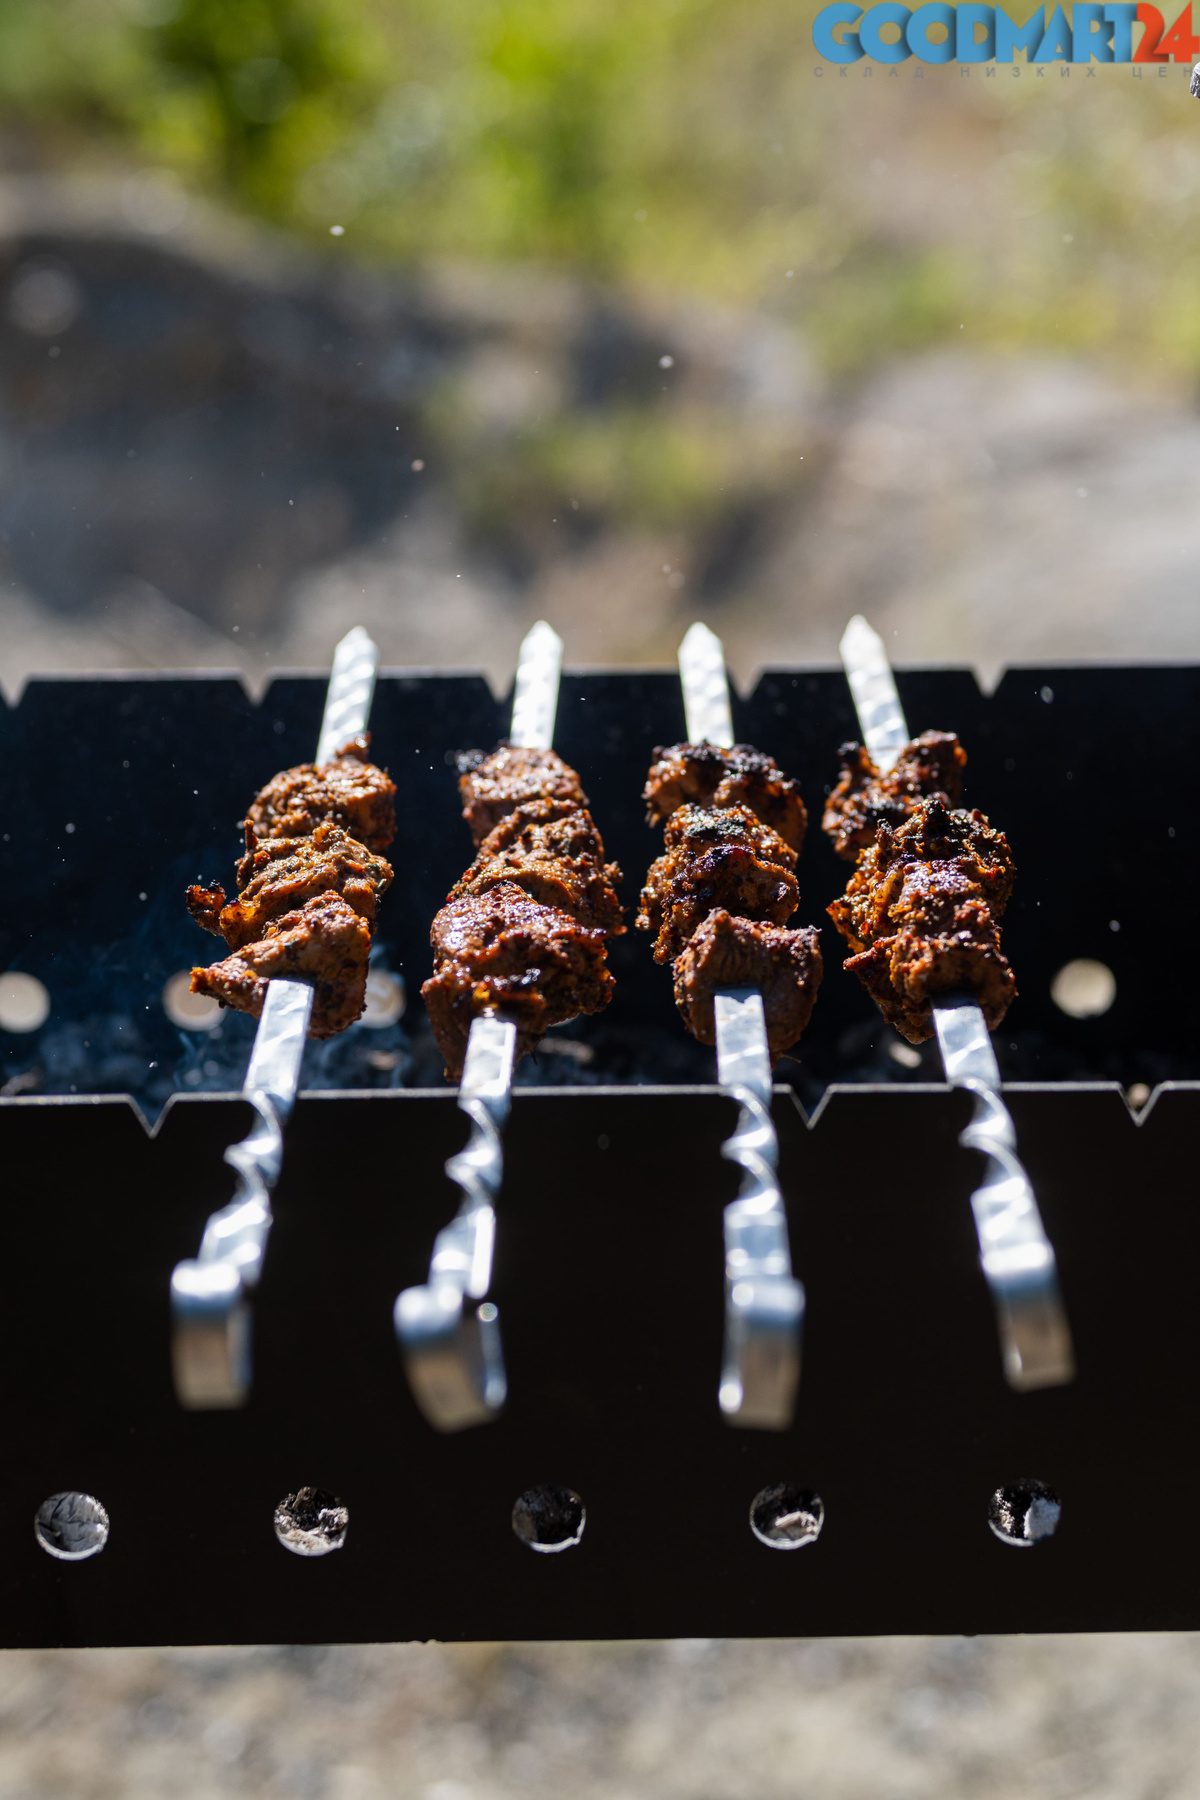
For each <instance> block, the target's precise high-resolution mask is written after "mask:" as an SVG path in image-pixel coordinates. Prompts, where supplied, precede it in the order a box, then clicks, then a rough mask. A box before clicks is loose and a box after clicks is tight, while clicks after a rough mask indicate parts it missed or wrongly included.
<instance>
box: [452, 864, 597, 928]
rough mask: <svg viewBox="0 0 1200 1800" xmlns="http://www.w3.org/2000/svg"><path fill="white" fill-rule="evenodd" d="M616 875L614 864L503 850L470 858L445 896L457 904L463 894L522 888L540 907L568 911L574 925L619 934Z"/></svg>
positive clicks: (464, 895)
mask: <svg viewBox="0 0 1200 1800" xmlns="http://www.w3.org/2000/svg"><path fill="white" fill-rule="evenodd" d="M619 876H620V870H619V869H618V868H616V866H615V864H610V865H609V866H608V867H607V868H606V867H605V866H604V864H602V863H597V862H593V861H592V859H591V858H590V857H586V856H580V857H576V856H545V857H539V856H528V855H525V854H524V853H523V852H522V851H520V850H504V851H502V852H501V853H500V855H499V856H486V855H484V854H483V853H482V852H481V853H480V855H479V856H477V857H476V859H475V861H474V862H473V863H472V864H471V867H470V868H469V869H468V870H467V872H466V874H465V875H464V876H463V878H462V880H461V881H459V882H456V883H455V885H454V886H453V887H452V888H451V890H450V893H449V895H448V898H449V899H450V900H460V899H463V898H464V897H466V896H467V895H469V894H486V893H488V892H489V890H491V889H492V888H497V887H502V886H505V885H508V886H515V887H519V888H523V889H524V891H525V892H526V893H527V894H528V895H529V897H530V899H531V900H536V901H538V902H539V904H540V905H542V906H553V907H557V908H558V909H559V911H560V912H567V913H570V915H571V917H572V918H573V919H575V920H576V921H577V923H579V924H580V925H587V926H589V927H591V928H592V929H595V930H598V931H603V932H605V933H607V934H608V936H610V937H617V936H619V935H620V934H621V933H622V932H623V931H624V930H625V926H624V924H623V923H622V915H621V902H620V901H619V900H618V899H617V895H616V890H615V888H614V887H613V879H614V877H619Z"/></svg>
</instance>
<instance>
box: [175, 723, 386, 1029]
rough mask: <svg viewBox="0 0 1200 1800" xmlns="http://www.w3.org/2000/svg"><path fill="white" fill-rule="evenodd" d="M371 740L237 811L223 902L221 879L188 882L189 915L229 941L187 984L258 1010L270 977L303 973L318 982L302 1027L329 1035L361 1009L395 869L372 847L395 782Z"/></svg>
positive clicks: (277, 783)
mask: <svg viewBox="0 0 1200 1800" xmlns="http://www.w3.org/2000/svg"><path fill="white" fill-rule="evenodd" d="M369 745H370V738H369V737H368V736H366V734H364V735H363V736H362V737H358V738H355V739H353V740H352V741H351V742H350V743H349V744H347V745H346V746H345V747H344V748H343V749H342V750H340V751H339V752H338V755H337V756H336V757H335V758H334V759H333V761H332V762H327V763H322V764H321V765H320V766H319V767H318V766H317V765H316V764H314V763H305V764H302V765H301V766H300V767H299V768H296V769H285V770H284V771H283V773H282V774H280V775H277V776H276V777H275V779H274V780H273V781H269V782H268V783H267V785H266V787H265V788H263V789H262V791H261V793H259V794H258V795H257V796H256V798H255V800H254V802H253V804H252V806H251V808H250V811H249V814H248V815H247V817H246V819H245V820H244V821H243V825H244V829H245V833H246V854H245V855H244V856H243V857H242V859H241V861H240V862H239V863H238V866H237V881H238V889H239V893H238V896H237V899H236V900H231V901H229V902H228V903H227V902H226V898H225V890H224V888H221V887H212V888H208V887H191V888H189V889H188V892H187V904H188V910H189V912H190V913H191V915H192V917H193V919H195V921H196V923H197V924H198V925H200V926H202V927H203V928H204V930H205V931H211V932H213V933H214V935H215V936H217V937H223V938H224V939H225V942H226V944H227V945H228V946H229V949H230V950H231V951H233V952H234V954H233V955H232V956H228V957H226V959H225V960H224V962H219V963H215V964H214V965H213V966H212V968H210V969H193V970H192V992H193V993H194V994H210V995H212V997H213V998H214V999H216V1000H220V1001H221V1002H222V1003H223V1004H224V1005H225V1006H232V1007H235V1008H236V1009H237V1010H238V1011H239V1012H248V1013H252V1014H253V1015H254V1017H255V1018H257V1017H258V1016H259V1014H260V1013H261V1012H262V1009H263V1002H264V1000H265V998H266V984H267V982H268V981H270V980H271V979H273V977H275V976H277V975H289V976H300V977H305V978H307V979H309V980H311V981H312V983H313V987H314V989H315V999H314V1002H313V1015H312V1021H311V1023H310V1025H309V1030H308V1035H309V1036H310V1037H314V1038H324V1037H334V1036H335V1035H336V1034H337V1033H338V1032H339V1031H344V1030H345V1029H346V1027H347V1025H352V1024H353V1023H354V1021H355V1019H357V1018H358V1017H359V1016H360V1014H361V1013H362V1010H363V1006H364V1005H365V1003H366V985H367V964H368V961H369V959H370V953H371V934H372V932H373V931H374V929H375V916H376V913H377V911H378V909H379V900H380V897H381V896H382V895H383V894H384V893H386V891H387V889H388V887H389V886H390V885H391V880H392V869H391V865H390V863H387V862H385V861H384V859H383V857H382V856H380V855H379V854H377V852H378V851H379V850H381V849H383V848H385V847H386V846H387V845H388V844H389V843H390V842H391V840H392V838H393V837H394V835H395V829H396V820H395V812H394V809H393V806H392V797H393V795H394V794H395V792H396V787H395V783H394V782H393V781H391V780H390V779H389V777H388V776H387V775H386V774H385V773H384V771H383V770H382V769H377V768H376V767H375V766H374V764H372V763H369V762H367V760H366V754H367V750H368V748H369ZM351 824H353V825H357V827H358V828H359V831H360V832H361V836H360V835H357V834H352V833H351V831H350V829H349V826H350V825H351Z"/></svg>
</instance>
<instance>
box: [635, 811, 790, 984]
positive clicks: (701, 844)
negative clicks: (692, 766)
mask: <svg viewBox="0 0 1200 1800" xmlns="http://www.w3.org/2000/svg"><path fill="white" fill-rule="evenodd" d="M666 844H667V850H666V855H665V856H660V857H659V858H658V860H657V861H656V862H654V863H652V864H651V866H650V870H649V873H648V874H647V877H646V885H645V887H644V888H643V889H642V899H641V908H640V910H639V912H638V916H637V925H638V928H639V930H641V931H652V932H654V933H655V943H654V960H655V962H658V963H664V962H673V961H674V959H675V958H676V957H677V956H678V955H680V953H681V952H682V950H683V949H684V947H685V945H686V944H687V941H688V939H689V938H690V937H691V935H692V933H693V932H694V931H695V930H696V929H697V927H698V926H699V925H700V924H701V922H702V921H703V920H704V919H706V918H707V917H708V915H709V913H711V912H715V911H716V909H717V908H718V907H723V908H724V909H725V910H726V911H727V912H731V913H737V914H738V915H740V916H741V917H743V918H747V919H757V920H761V921H764V922H766V923H768V924H772V925H782V924H783V922H784V920H785V919H788V918H790V917H791V915H792V914H793V913H794V912H795V910H796V906H797V904H798V902H799V899H800V890H799V888H798V887H797V885H796V878H795V876H794V875H793V873H792V870H793V869H794V868H795V866H796V852H795V851H794V850H791V849H789V847H788V846H787V845H786V844H785V843H784V841H783V839H782V838H781V837H779V836H778V835H777V834H776V833H775V832H774V831H772V830H771V828H770V826H769V825H764V824H763V823H762V821H761V820H760V819H757V818H756V817H755V816H754V814H753V813H752V812H751V811H750V810H749V809H748V808H747V807H744V806H729V807H722V808H720V809H717V808H713V807H707V806H681V807H679V808H678V809H677V810H676V811H675V812H673V813H672V814H671V816H670V818H669V819H668V821H667V830H666Z"/></svg>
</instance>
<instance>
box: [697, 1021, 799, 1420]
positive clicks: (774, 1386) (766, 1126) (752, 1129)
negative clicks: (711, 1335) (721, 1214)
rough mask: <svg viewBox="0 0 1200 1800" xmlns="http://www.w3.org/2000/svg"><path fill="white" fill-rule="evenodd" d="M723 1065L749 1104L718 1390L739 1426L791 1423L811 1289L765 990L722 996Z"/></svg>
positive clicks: (731, 1222) (728, 1256) (726, 1078)
mask: <svg viewBox="0 0 1200 1800" xmlns="http://www.w3.org/2000/svg"><path fill="white" fill-rule="evenodd" d="M713 1004H714V1011H715V1014H716V1026H717V1071H718V1080H719V1081H720V1084H721V1090H722V1092H723V1093H726V1094H729V1095H730V1096H731V1097H732V1098H733V1099H735V1100H736V1101H737V1102H738V1104H739V1106H740V1107H741V1112H740V1114H739V1117H738V1124H737V1130H736V1131H735V1132H734V1135H733V1136H732V1137H731V1138H729V1139H728V1141H727V1142H726V1143H725V1144H723V1145H722V1147H721V1154H722V1156H725V1157H728V1158H729V1160H730V1161H731V1162H735V1163H739V1164H740V1165H741V1168H742V1170H743V1175H742V1187H741V1192H740V1193H739V1195H738V1197H737V1199H736V1200H735V1201H733V1203H732V1204H731V1205H729V1206H727V1207H726V1208H725V1353H724V1358H723V1361H722V1367H721V1386H720V1389H719V1391H718V1398H719V1401H720V1406H721V1411H722V1412H723V1413H724V1414H725V1417H726V1418H727V1419H728V1420H729V1422H730V1424H733V1425H753V1426H758V1427H760V1428H761V1429H764V1430H767V1431H785V1430H786V1429H787V1427H788V1426H789V1425H790V1424H791V1422H792V1416H793V1414H794V1412H795V1407H796V1389H797V1387H798V1385H799V1381H800V1354H801V1350H800V1347H801V1341H802V1338H803V1332H804V1289H803V1287H802V1286H801V1284H800V1283H799V1282H798V1281H797V1280H796V1279H795V1277H794V1276H793V1274H792V1257H791V1249H790V1246H789V1243H788V1228H787V1214H786V1213H785V1212H784V1208H783V1197H782V1195H781V1194H780V1191H779V1182H778V1178H777V1176H776V1172H775V1171H776V1167H777V1164H778V1161H779V1139H778V1137H777V1135H776V1132H775V1124H774V1121H773V1119H772V1117H771V1056H770V1050H769V1048H768V1045H767V1026H766V1018H765V1015H764V1012H763V1003H762V995H761V994H760V993H759V992H758V991H757V989H755V988H730V989H727V990H726V991H725V992H723V993H718V994H716V995H714V999H713Z"/></svg>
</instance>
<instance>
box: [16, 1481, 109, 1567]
mask: <svg viewBox="0 0 1200 1800" xmlns="http://www.w3.org/2000/svg"><path fill="white" fill-rule="evenodd" d="M33 1535H34V1536H35V1537H36V1539H37V1541H38V1543H39V1544H40V1545H41V1546H42V1549H43V1550H44V1551H45V1552H46V1554H47V1555H48V1556H56V1557H57V1558H58V1560H59V1562H84V1561H85V1560H86V1558H87V1557H89V1556H98V1555H99V1553H100V1551H101V1550H103V1548H104V1546H105V1544H107V1542H108V1514H107V1512H106V1511H105V1509H104V1508H103V1507H102V1506H101V1504H100V1502H99V1500H97V1499H96V1497H95V1496H94V1495H93V1494H79V1493H76V1492H75V1491H74V1490H71V1491H70V1492H68V1493H63V1494H51V1496H50V1498H49V1499H48V1500H43V1501H42V1504H41V1505H40V1506H39V1507H38V1509H37V1512H36V1513H35V1514H34V1518H33Z"/></svg>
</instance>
